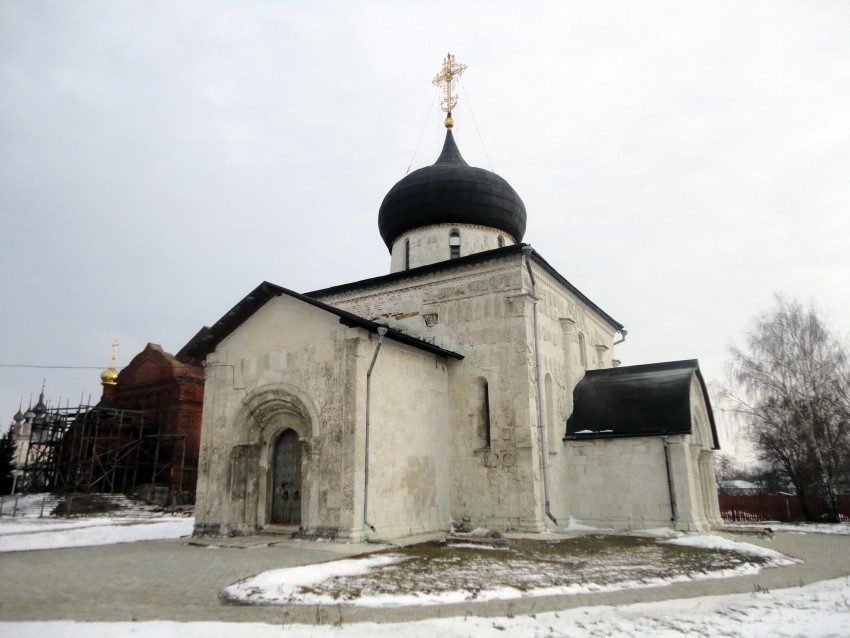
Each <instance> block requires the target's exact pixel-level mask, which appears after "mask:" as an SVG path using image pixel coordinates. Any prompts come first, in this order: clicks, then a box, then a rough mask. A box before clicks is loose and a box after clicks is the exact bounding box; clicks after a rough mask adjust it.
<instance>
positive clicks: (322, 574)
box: [223, 536, 796, 608]
mask: <svg viewBox="0 0 850 638" xmlns="http://www.w3.org/2000/svg"><path fill="white" fill-rule="evenodd" d="M688 540H690V541H691V542H690V543H681V544H690V545H693V546H695V547H707V548H713V549H717V548H718V547H717V546H715V547H712V545H711V543H710V542H709V540H707V539H706V537H698V536H692V537H688ZM719 540H720V541H721V543H720V544H719V548H720V549H734V550H735V551H740V552H742V553H750V554H756V555H759V556H766V557H768V558H769V559H770V566H778V565H787V564H791V563H793V562H796V561H794V560H792V559H788V558H786V557H785V556H784V555H783V554H779V553H778V552H774V551H772V550H764V549H763V548H761V547H757V546H755V545H747V544H746V543H733V542H732V541H727V540H725V539H719ZM470 546H472V547H475V548H476V549H480V547H478V546H477V545H470ZM750 548H752V549H750ZM762 552H765V553H769V556H768V555H766V554H765V553H762ZM402 560H405V557H403V556H401V555H395V554H386V555H383V556H373V557H370V558H367V559H345V560H339V561H331V562H328V563H321V564H319V565H308V566H303V567H291V568H286V569H276V570H272V571H268V572H263V573H261V574H259V575H257V576H254V577H251V578H246V579H244V580H242V581H240V582H238V583H236V584H234V585H231V586H229V587H226V588H225V589H224V591H223V593H224V595H225V597H227V598H230V599H231V600H238V601H240V602H244V603H249V604H298V605H337V604H339V603H341V602H344V603H345V604H350V605H355V606H359V607H375V608H377V607H400V606H407V605H446V604H451V603H460V602H469V601H473V600H474V601H482V602H486V601H491V600H510V599H514V598H529V597H539V596H552V595H575V594H587V593H601V592H611V591H621V590H624V589H636V588H642V587H659V586H665V585H670V584H672V583H677V582H685V581H690V580H706V579H714V578H729V577H732V576H747V575H753V574H757V573H759V571H760V570H761V566H759V565H756V564H754V563H744V564H741V565H739V566H737V567H735V568H730V569H723V570H716V571H711V572H700V573H696V574H690V575H684V574H683V575H678V576H670V577H658V578H646V579H642V580H640V581H620V582H615V583H593V582H590V583H573V584H570V585H559V586H549V587H538V588H524V589H521V590H520V589H517V588H514V587H498V588H493V589H484V590H467V589H462V590H455V591H442V592H434V593H422V592H413V593H408V594H368V593H365V594H361V595H360V596H358V597H357V598H352V599H346V600H344V601H343V600H340V599H339V598H334V597H333V596H331V595H329V594H317V593H314V592H312V591H309V590H308V591H305V592H302V591H300V589H301V588H303V587H307V588H309V587H310V586H312V585H316V584H318V583H321V582H322V581H324V580H326V579H330V578H333V577H345V576H353V575H361V574H365V573H368V572H369V571H370V570H371V569H372V568H374V567H378V566H383V565H390V564H393V563H395V562H400V561H402Z"/></svg>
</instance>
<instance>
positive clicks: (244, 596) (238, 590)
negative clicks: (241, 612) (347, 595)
mask: <svg viewBox="0 0 850 638" xmlns="http://www.w3.org/2000/svg"><path fill="white" fill-rule="evenodd" d="M403 560H406V557H405V556H402V555H400V554H384V555H381V556H370V557H368V558H347V559H344V560H335V561H331V562H329V563H319V564H317V565H302V566H300V567H290V568H286V569H273V570H271V571H268V572H263V573H261V574H258V575H256V576H252V577H250V578H246V579H244V580H241V581H239V582H238V583H236V584H234V585H230V586H229V587H225V588H224V594H225V596H227V597H228V598H230V599H232V600H239V601H242V602H247V603H272V604H285V603H288V602H291V601H298V602H300V600H301V598H302V596H301V595H299V594H298V589H299V588H301V587H309V586H310V585H316V584H318V583H321V582H322V581H324V580H327V579H328V578H332V577H334V576H359V575H361V574H365V573H367V572H369V571H370V570H371V569H373V568H374V567H380V566H383V565H392V564H394V563H398V562H401V561H403ZM327 598H328V600H330V601H331V602H330V604H334V603H335V602H336V601H334V600H333V599H332V598H330V596H328V597H327Z"/></svg>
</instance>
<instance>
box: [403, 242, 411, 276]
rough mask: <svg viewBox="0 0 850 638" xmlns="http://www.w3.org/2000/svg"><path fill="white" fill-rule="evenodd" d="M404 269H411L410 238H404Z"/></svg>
mask: <svg viewBox="0 0 850 638" xmlns="http://www.w3.org/2000/svg"><path fill="white" fill-rule="evenodd" d="M404 269H405V270H410V239H405V240H404Z"/></svg>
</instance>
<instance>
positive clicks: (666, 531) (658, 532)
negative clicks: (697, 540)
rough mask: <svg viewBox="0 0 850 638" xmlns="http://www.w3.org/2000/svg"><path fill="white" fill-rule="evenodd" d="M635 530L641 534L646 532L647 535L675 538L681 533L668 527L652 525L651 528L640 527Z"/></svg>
mask: <svg viewBox="0 0 850 638" xmlns="http://www.w3.org/2000/svg"><path fill="white" fill-rule="evenodd" d="M637 531H638V532H640V533H641V534H646V535H647V536H654V537H656V538H677V537H679V536H681V535H682V532H679V531H677V530H675V529H672V528H670V527H653V528H651V529H641V530H637Z"/></svg>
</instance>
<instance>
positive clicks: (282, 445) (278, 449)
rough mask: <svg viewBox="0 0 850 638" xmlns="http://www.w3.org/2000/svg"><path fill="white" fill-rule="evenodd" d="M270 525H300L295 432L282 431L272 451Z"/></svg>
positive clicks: (299, 485) (297, 452)
mask: <svg viewBox="0 0 850 638" xmlns="http://www.w3.org/2000/svg"><path fill="white" fill-rule="evenodd" d="M272 499H273V500H272V523H277V524H279V525H294V524H298V523H301V444H300V443H299V442H298V434H296V432H295V430H292V429H287V430H284V432H283V434H281V435H280V437H278V440H277V443H276V444H275V449H274V488H273V489H272Z"/></svg>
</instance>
